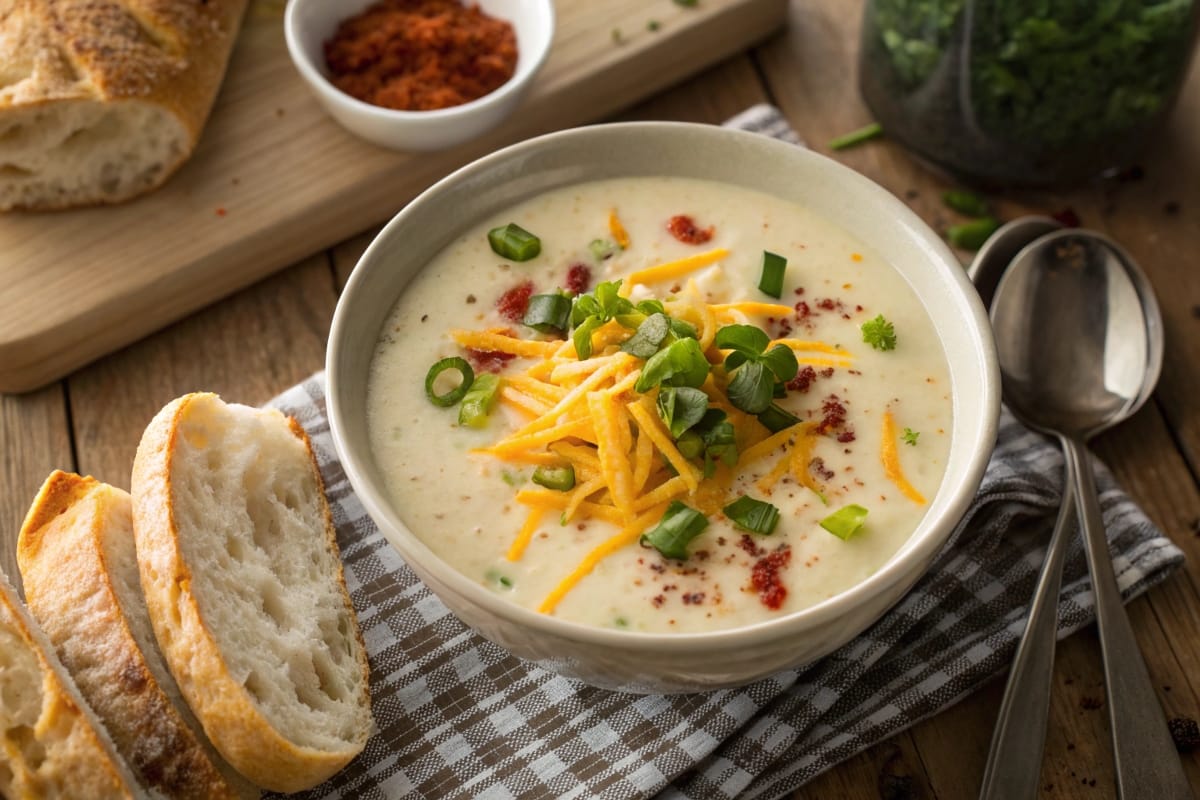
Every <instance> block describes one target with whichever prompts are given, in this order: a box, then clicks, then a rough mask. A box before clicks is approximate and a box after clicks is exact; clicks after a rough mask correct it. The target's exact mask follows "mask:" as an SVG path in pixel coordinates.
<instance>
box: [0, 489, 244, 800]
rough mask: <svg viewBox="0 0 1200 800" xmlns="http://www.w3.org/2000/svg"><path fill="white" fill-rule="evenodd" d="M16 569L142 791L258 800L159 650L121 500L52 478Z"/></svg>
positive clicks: (21, 543) (31, 517)
mask: <svg viewBox="0 0 1200 800" xmlns="http://www.w3.org/2000/svg"><path fill="white" fill-rule="evenodd" d="M17 562H18V565H19V566H20V569H21V578H22V580H23V581H24V584H25V597H26V600H27V601H28V604H29V610H30V611H31V612H32V613H33V616H34V617H35V618H36V619H37V620H38V622H39V623H40V624H41V626H42V629H43V630H44V631H45V632H46V635H47V637H48V638H49V639H50V641H51V643H52V644H53V645H54V647H55V650H56V651H57V654H58V656H59V658H60V659H61V660H62V662H63V664H64V665H65V666H66V667H67V669H68V671H70V673H71V675H72V677H73V678H74V679H75V683H76V685H77V686H78V687H79V691H80V693H81V694H82V695H83V696H84V698H85V699H86V700H87V702H88V704H89V705H91V707H92V709H93V710H94V711H95V712H96V714H97V716H99V717H100V719H101V720H102V721H103V722H104V724H105V726H106V727H107V729H108V732H109V734H110V735H111V736H112V738H113V741H114V742H115V743H116V746H117V750H118V751H119V752H120V753H121V755H122V756H124V757H125V760H126V761H127V762H128V764H129V765H130V767H131V768H132V769H133V771H134V772H135V774H137V776H138V777H139V778H140V779H141V782H142V783H143V784H144V785H145V786H147V787H150V788H153V789H157V790H158V791H160V792H162V793H163V794H164V795H165V796H167V797H170V798H177V799H178V800H206V799H207V798H212V800H236V799H237V798H248V797H258V795H259V792H258V791H257V790H256V789H255V788H254V787H253V786H251V785H250V784H249V783H248V782H247V781H246V780H245V778H243V777H242V776H241V775H239V774H238V773H237V772H236V771H235V770H234V769H233V768H231V767H230V766H229V765H228V764H226V763H224V761H223V760H222V759H221V757H220V756H219V755H218V754H217V753H216V751H215V750H213V748H212V747H211V745H209V743H208V741H207V739H206V738H205V736H204V733H203V731H201V730H200V726H199V724H198V723H197V722H196V720H195V718H194V717H193V716H192V715H191V713H190V711H188V709H187V706H186V704H185V703H184V702H183V699H182V697H180V696H179V690H178V688H177V687H176V685H175V681H174V680H173V679H172V678H171V676H170V674H169V673H168V671H167V669H166V666H165V664H164V663H163V661H162V656H161V655H160V654H159V652H158V647H157V645H156V643H155V641H154V633H153V631H152V630H151V628H150V619H149V615H148V614H147V611H146V603H145V600H144V598H143V596H142V589H141V585H140V582H139V576H138V567H137V558H136V553H135V550H134V542H133V518H132V510H131V504H130V499H129V495H128V494H126V493H125V492H123V491H121V490H120V489H116V488H114V487H112V486H108V485H107V484H104V483H101V482H99V481H97V480H95V479H93V478H90V477H89V478H83V477H80V476H78V475H72V474H70V473H66V472H60V471H56V472H54V473H52V474H51V475H50V477H49V478H47V479H46V482H45V483H44V484H43V485H42V489H41V491H40V492H39V493H38V496H37V499H36V500H35V501H34V504H33V507H32V508H31V509H30V510H29V513H28V515H27V516H26V517H25V524H24V525H23V526H22V527H21V533H20V536H19V538H18V540H17Z"/></svg>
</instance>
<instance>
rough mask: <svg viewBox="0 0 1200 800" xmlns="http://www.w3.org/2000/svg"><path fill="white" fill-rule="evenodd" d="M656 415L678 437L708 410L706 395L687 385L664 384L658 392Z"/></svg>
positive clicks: (673, 436) (673, 435)
mask: <svg viewBox="0 0 1200 800" xmlns="http://www.w3.org/2000/svg"><path fill="white" fill-rule="evenodd" d="M657 406H658V415H659V416H660V417H662V419H663V422H665V423H667V428H668V429H669V430H670V431H671V436H672V438H675V439H678V438H679V437H680V436H682V435H683V433H684V431H686V430H687V429H688V428H691V427H692V426H693V425H695V424H696V423H697V422H699V421H700V420H702V419H704V414H705V413H706V412H707V411H708V395H707V394H705V393H704V392H702V391H700V390H699V389H693V388H691V387H689V386H679V387H675V386H664V387H663V388H662V389H660V390H659V392H658V402H657Z"/></svg>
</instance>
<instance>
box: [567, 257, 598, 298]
mask: <svg viewBox="0 0 1200 800" xmlns="http://www.w3.org/2000/svg"><path fill="white" fill-rule="evenodd" d="M591 285H592V271H591V270H590V269H588V268H587V265H586V264H572V265H571V268H570V269H568V270H567V283H566V289H567V291H568V292H570V293H571V294H583V293H584V292H586V291H587V290H588V289H589V288H591Z"/></svg>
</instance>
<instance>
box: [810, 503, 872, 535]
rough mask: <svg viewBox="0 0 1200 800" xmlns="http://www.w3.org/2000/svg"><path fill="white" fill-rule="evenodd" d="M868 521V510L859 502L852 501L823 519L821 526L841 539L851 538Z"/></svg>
mask: <svg viewBox="0 0 1200 800" xmlns="http://www.w3.org/2000/svg"><path fill="white" fill-rule="evenodd" d="M866 521H867V510H866V509H865V508H863V507H862V506H860V505H858V504H857V503H851V504H850V505H848V506H843V507H841V508H839V509H838V510H837V511H835V512H833V513H832V514H830V515H829V516H828V517H826V518H825V519H823V520H821V527H822V528H824V529H825V530H827V531H829V532H830V533H832V534H833V535H834V536H836V537H838V538H839V539H849V538H850V537H851V536H853V535H854V534H855V533H857V532H858V530H859V528H861V527H862V526H863V524H864V523H865V522H866Z"/></svg>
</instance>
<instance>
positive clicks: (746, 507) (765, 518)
mask: <svg viewBox="0 0 1200 800" xmlns="http://www.w3.org/2000/svg"><path fill="white" fill-rule="evenodd" d="M721 510H722V511H724V512H725V516H727V517H729V519H730V520H731V521H732V522H733V524H734V525H736V526H737V527H739V528H741V529H742V530H747V531H750V532H751V533H761V534H764V535H770V534H771V533H772V532H774V530H775V526H776V525H777V524H778V523H779V509H778V508H776V507H775V506H773V505H771V504H770V503H767V502H764V501H762V500H755V499H754V498H753V497H748V496H746V495H742V496H741V497H739V498H738V499H737V500H734V501H733V502H732V503H730V504H729V505H727V506H725V508H723V509H721Z"/></svg>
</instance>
